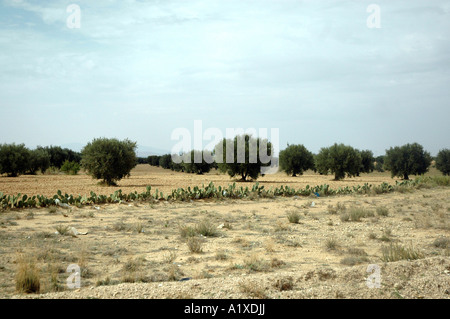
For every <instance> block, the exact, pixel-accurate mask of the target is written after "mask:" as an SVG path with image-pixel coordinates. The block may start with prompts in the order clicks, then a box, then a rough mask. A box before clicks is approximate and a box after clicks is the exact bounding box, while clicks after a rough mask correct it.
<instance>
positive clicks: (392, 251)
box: [381, 244, 424, 262]
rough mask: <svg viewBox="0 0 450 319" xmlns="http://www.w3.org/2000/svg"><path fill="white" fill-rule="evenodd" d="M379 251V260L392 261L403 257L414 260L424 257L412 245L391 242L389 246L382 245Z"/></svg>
mask: <svg viewBox="0 0 450 319" xmlns="http://www.w3.org/2000/svg"><path fill="white" fill-rule="evenodd" d="M381 253H382V257H381V260H383V261H384V262H392V261H398V260H404V259H406V260H415V259H420V258H423V257H424V255H423V254H422V253H421V252H419V251H418V250H416V249H415V248H413V247H412V246H410V247H407V248H406V247H404V246H401V245H399V244H391V245H389V246H385V247H382V248H381Z"/></svg>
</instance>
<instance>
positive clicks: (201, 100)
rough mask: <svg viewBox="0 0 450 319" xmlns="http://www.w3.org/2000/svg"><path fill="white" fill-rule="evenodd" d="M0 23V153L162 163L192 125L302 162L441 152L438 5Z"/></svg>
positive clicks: (446, 132)
mask: <svg viewBox="0 0 450 319" xmlns="http://www.w3.org/2000/svg"><path fill="white" fill-rule="evenodd" d="M71 4H75V5H77V6H78V7H79V9H80V20H79V28H78V27H74V28H72V27H73V26H72V27H71V26H70V25H69V23H68V21H69V19H70V18H71V15H72V13H73V11H70V10H68V7H69V5H71ZM371 4H375V5H377V6H378V7H379V8H380V15H379V17H380V20H379V21H380V25H379V26H380V27H379V28H371V27H369V26H368V24H367V20H368V18H369V17H370V16H371V14H372V13H371V12H368V11H367V9H368V7H369V5H371ZM70 21H72V20H70ZM0 26H1V27H0V49H1V50H0V68H1V70H2V72H1V75H0V77H1V82H0V111H1V113H0V114H1V115H2V124H1V125H0V143H16V144H20V143H24V144H25V145H26V146H28V147H30V148H34V147H36V146H37V145H41V146H49V145H58V146H61V145H71V144H73V145H76V144H79V145H85V144H87V143H88V142H90V141H91V140H93V139H94V138H99V137H109V138H113V137H114V138H118V139H125V138H128V139H130V140H132V141H136V142H137V144H138V145H140V146H141V147H144V146H145V148H153V149H159V150H169V151H170V150H171V148H172V147H173V146H174V145H175V144H176V143H177V141H173V140H171V134H172V132H173V131H174V130H175V129H177V128H186V129H188V130H190V131H192V132H193V128H194V121H195V120H201V121H202V123H203V132H204V131H205V130H206V129H207V128H218V129H219V130H221V131H222V132H223V135H224V136H225V135H226V134H225V132H226V129H227V128H243V129H244V130H245V129H248V128H255V129H256V130H258V129H260V128H267V129H268V130H269V132H270V129H271V128H278V129H279V145H280V149H284V148H285V147H286V145H287V143H289V144H303V145H305V146H306V147H307V148H308V149H309V150H310V151H312V152H314V153H317V152H318V151H319V150H320V148H321V147H327V146H330V145H333V144H334V143H344V144H347V145H351V146H353V147H355V148H358V149H369V150H372V151H373V153H374V154H375V155H376V156H377V155H384V153H385V150H386V149H389V148H390V147H393V146H400V145H404V144H406V143H414V142H417V143H420V144H421V145H423V147H424V148H425V150H427V151H429V152H430V153H431V154H432V155H433V156H434V155H436V154H437V152H438V151H439V150H441V149H443V148H450V139H449V136H450V125H449V124H448V119H449V118H450V104H449V101H450V90H449V89H448V86H449V83H450V81H449V77H450V72H449V71H450V63H449V62H450V41H449V40H450V34H449V32H448V30H450V3H449V1H444V0H434V1H425V0H417V1H407V0H398V1H387V0H383V1H373V0H371V1H365V0H352V1H350V0H342V1H338V0H321V1H312V0H309V1H304V0H278V1H276V0H260V1H237V0H230V1H219V0H204V1H200V0H192V1H181V0H173V1H171V0H167V1H138V0H128V1H46V2H43V3H41V2H39V1H32V0H0ZM269 140H270V134H269ZM207 143H208V141H206V140H205V141H204V142H203V146H205V144H207Z"/></svg>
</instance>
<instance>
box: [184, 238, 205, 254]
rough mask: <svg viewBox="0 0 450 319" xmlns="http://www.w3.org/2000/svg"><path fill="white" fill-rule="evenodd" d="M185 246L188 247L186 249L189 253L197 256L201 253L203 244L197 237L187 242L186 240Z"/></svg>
mask: <svg viewBox="0 0 450 319" xmlns="http://www.w3.org/2000/svg"><path fill="white" fill-rule="evenodd" d="M186 244H187V246H188V248H189V251H190V252H191V253H194V254H199V253H201V252H202V251H203V250H202V246H203V242H202V240H201V239H200V238H198V237H190V238H189V239H188V240H187V243H186Z"/></svg>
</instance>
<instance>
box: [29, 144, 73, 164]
mask: <svg viewBox="0 0 450 319" xmlns="http://www.w3.org/2000/svg"><path fill="white" fill-rule="evenodd" d="M37 149H38V150H44V151H45V152H47V154H49V155H50V166H53V167H57V168H61V166H62V165H63V164H64V162H65V161H66V160H68V161H69V162H77V163H80V161H81V154H80V153H78V152H75V151H72V150H70V149H68V148H62V147H60V146H52V145H51V146H46V147H41V146H38V147H37Z"/></svg>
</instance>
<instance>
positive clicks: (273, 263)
mask: <svg viewBox="0 0 450 319" xmlns="http://www.w3.org/2000/svg"><path fill="white" fill-rule="evenodd" d="M285 264H286V263H285V262H284V261H282V260H279V259H278V258H272V260H271V261H270V266H271V267H272V268H279V267H281V266H283V265H285Z"/></svg>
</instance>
